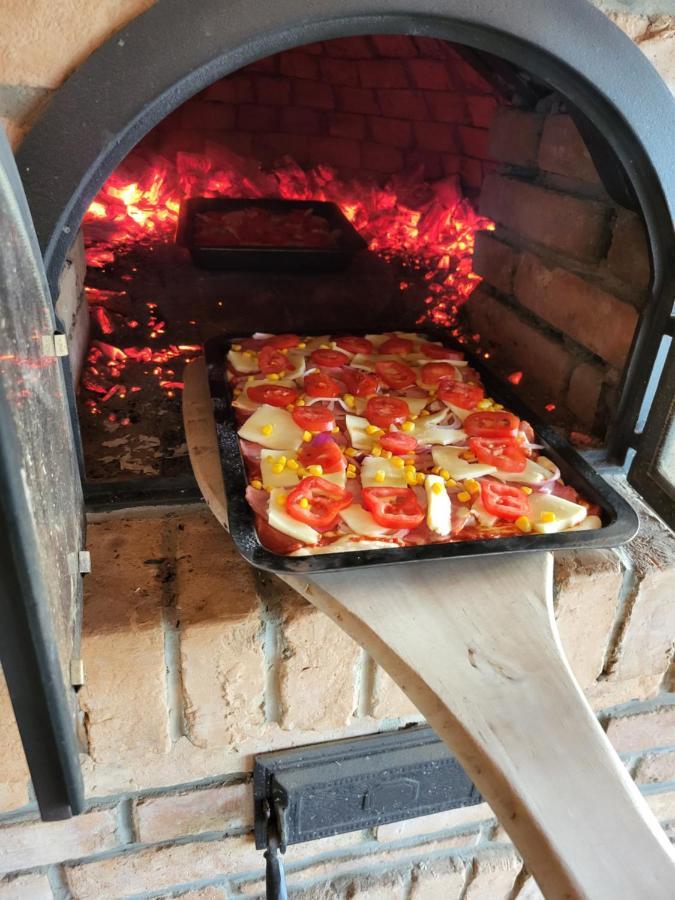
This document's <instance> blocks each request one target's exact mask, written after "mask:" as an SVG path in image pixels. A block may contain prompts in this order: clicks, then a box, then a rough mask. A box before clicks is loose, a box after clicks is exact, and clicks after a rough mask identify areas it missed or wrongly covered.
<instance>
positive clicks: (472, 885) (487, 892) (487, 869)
mask: <svg viewBox="0 0 675 900" xmlns="http://www.w3.org/2000/svg"><path fill="white" fill-rule="evenodd" d="M521 868H522V861H521V859H520V857H519V856H518V855H517V854H516V852H515V851H510V852H488V853H485V854H483V855H481V856H479V857H477V858H476V860H475V861H474V864H473V877H472V878H471V880H470V882H469V885H468V887H467V889H466V893H465V894H464V898H463V900H508V898H509V897H510V895H511V891H512V890H513V885H514V882H515V880H516V876H517V875H518V873H519V872H520V870H521Z"/></svg>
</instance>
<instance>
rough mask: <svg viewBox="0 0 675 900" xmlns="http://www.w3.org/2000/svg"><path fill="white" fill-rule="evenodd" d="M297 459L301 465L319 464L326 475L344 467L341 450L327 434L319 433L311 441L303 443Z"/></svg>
mask: <svg viewBox="0 0 675 900" xmlns="http://www.w3.org/2000/svg"><path fill="white" fill-rule="evenodd" d="M298 459H299V460H300V462H301V464H302V465H303V466H321V468H322V469H323V471H324V473H325V474H326V475H330V474H331V473H332V472H340V471H341V470H342V469H344V467H345V458H344V456H343V455H342V450H340V448H339V447H338V445H337V444H336V443H335V441H334V440H333V438H331V437H328V435H327V434H320V435H319V436H318V437H316V438H314V440H313V441H312V442H311V443H309V444H303V446H302V447H301V448H300V452H299V453H298Z"/></svg>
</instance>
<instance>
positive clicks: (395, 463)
mask: <svg viewBox="0 0 675 900" xmlns="http://www.w3.org/2000/svg"><path fill="white" fill-rule="evenodd" d="M391 464H392V466H396V468H397V469H402V468H403V467H404V466H405V463H404V462H403V459H402V457H400V456H397V457H396V458H395V459H392V461H391Z"/></svg>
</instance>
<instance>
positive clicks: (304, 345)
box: [298, 341, 307, 350]
mask: <svg viewBox="0 0 675 900" xmlns="http://www.w3.org/2000/svg"><path fill="white" fill-rule="evenodd" d="M306 346H307V344H306V343H305V342H304V341H300V343H299V344H298V347H299V348H300V349H301V350H304V349H305V347H306Z"/></svg>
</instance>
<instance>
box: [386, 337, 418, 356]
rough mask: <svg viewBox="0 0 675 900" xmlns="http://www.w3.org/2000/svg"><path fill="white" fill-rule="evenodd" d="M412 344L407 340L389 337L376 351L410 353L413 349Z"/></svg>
mask: <svg viewBox="0 0 675 900" xmlns="http://www.w3.org/2000/svg"><path fill="white" fill-rule="evenodd" d="M413 346H414V345H413V342H412V341H410V340H408V338H402V337H390V338H387V340H386V341H385V342H384V343H383V344H380V346H379V347H378V351H379V352H380V353H410V351H411V350H412V348H413Z"/></svg>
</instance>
